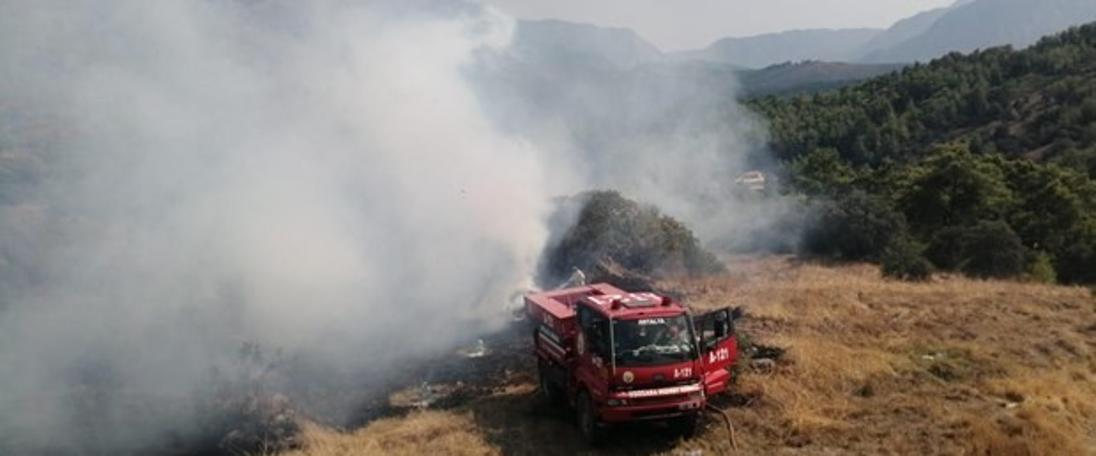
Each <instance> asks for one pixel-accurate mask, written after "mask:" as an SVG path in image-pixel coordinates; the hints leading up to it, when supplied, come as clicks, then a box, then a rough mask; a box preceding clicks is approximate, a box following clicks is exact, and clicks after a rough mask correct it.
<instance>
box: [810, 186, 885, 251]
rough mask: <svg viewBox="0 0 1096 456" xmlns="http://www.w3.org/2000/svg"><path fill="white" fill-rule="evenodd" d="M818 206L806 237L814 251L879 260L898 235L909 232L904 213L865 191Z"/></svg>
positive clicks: (811, 249)
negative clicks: (816, 213) (815, 216)
mask: <svg viewBox="0 0 1096 456" xmlns="http://www.w3.org/2000/svg"><path fill="white" fill-rule="evenodd" d="M817 210H818V215H817V218H816V220H814V222H813V223H812V224H811V227H810V228H809V229H808V230H807V233H806V236H805V239H804V248H805V249H806V251H807V252H809V253H811V254H814V255H824V256H830V257H834V258H840V259H843V260H865V259H866V260H875V259H878V258H879V255H881V254H882V253H883V251H884V249H886V248H887V247H888V246H890V245H891V243H892V242H894V240H895V239H896V238H897V237H900V236H904V235H905V234H906V221H905V219H904V218H903V217H902V214H900V213H898V211H896V210H894V208H893V207H891V206H890V205H889V204H887V202H886V201H884V200H883V199H882V198H880V197H877V196H872V195H868V194H867V193H864V192H862V191H854V192H852V193H851V194H849V195H848V196H845V197H843V198H840V199H838V200H837V201H828V202H824V203H822V204H821V205H820V206H819V207H818V208H817Z"/></svg>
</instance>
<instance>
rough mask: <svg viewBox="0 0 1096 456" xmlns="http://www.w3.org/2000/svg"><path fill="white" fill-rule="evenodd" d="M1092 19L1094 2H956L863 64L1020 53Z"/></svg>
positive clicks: (879, 48) (880, 48)
mask: <svg viewBox="0 0 1096 456" xmlns="http://www.w3.org/2000/svg"><path fill="white" fill-rule="evenodd" d="M915 18H916V17H915ZM911 19H913V18H911ZM930 19H932V17H931V15H930V16H928V17H922V18H919V19H918V21H916V23H914V24H913V26H915V27H911V28H919V27H920V26H923V25H924V23H926V22H928V21H929V20H930ZM1093 20H1096V0H973V1H968V2H960V3H958V4H956V5H954V6H952V7H951V8H948V9H946V10H945V11H944V14H942V15H940V16H939V17H937V18H936V19H935V20H934V21H932V24H931V26H929V27H928V28H926V29H925V30H924V31H923V32H922V33H920V34H917V35H916V36H912V37H910V38H908V39H906V40H904V41H901V42H898V43H896V44H893V45H891V46H889V47H887V46H877V47H876V49H874V50H871V51H870V52H869V53H868V54H867V55H865V56H864V58H863V60H864V61H869V62H913V61H927V60H931V59H933V58H935V57H939V56H942V55H944V54H947V53H948V52H952V51H958V52H969V51H972V50H975V49H979V48H988V47H994V46H1002V45H1012V46H1013V47H1015V48H1024V47H1027V46H1029V45H1031V44H1033V43H1035V42H1036V41H1037V40H1038V39H1039V38H1040V37H1042V36H1044V35H1048V34H1051V33H1055V32H1060V31H1062V30H1065V29H1067V28H1069V27H1071V26H1074V25H1080V24H1083V23H1086V22H1089V21H1093ZM900 24H902V23H899V24H896V25H895V27H898V25H900ZM906 25H907V26H909V24H906ZM892 30H894V28H892ZM888 32H889V31H888Z"/></svg>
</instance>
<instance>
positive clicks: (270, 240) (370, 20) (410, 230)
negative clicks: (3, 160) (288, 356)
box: [0, 0, 547, 449]
mask: <svg viewBox="0 0 1096 456" xmlns="http://www.w3.org/2000/svg"><path fill="white" fill-rule="evenodd" d="M438 5H441V4H440V3H439V4H438ZM425 6H435V5H432V4H419V5H413V6H409V5H407V4H401V3H400V2H381V3H378V2H373V3H368V2H347V1H342V2H297V1H293V0H284V1H265V2H264V1H260V2H242V1H241V2H220V1H157V2H147V1H144V0H121V1H90V0H78V1H71V0H64V1H51V0H46V1H43V0H27V1H19V0H12V1H6V2H4V4H3V6H2V7H0V56H3V59H2V65H3V66H2V67H0V74H3V75H4V77H3V78H0V100H2V102H3V106H4V107H18V108H19V110H20V111H21V112H17V113H10V112H9V113H6V114H8V115H11V116H18V117H22V118H32V119H35V120H34V121H33V123H37V124H39V125H41V126H42V127H43V128H41V129H34V128H28V129H24V130H21V131H15V132H12V133H11V135H12V136H10V137H7V138H6V142H5V146H6V147H5V148H10V149H11V150H15V149H16V148H18V147H20V146H19V145H20V144H30V146H27V147H31V148H33V149H31V150H30V151H28V150H26V149H19V150H16V152H21V153H32V154H35V155H36V156H38V157H40V159H41V160H43V161H44V162H45V163H46V167H47V168H48V171H47V172H46V173H45V175H44V176H42V178H41V180H40V181H39V182H38V183H36V184H35V187H34V189H33V191H31V192H30V193H29V194H28V195H27V196H26V197H25V198H23V199H21V200H20V201H18V202H17V203H15V204H12V205H11V206H10V207H7V208H6V210H5V212H4V219H3V223H4V226H3V227H0V229H2V230H3V231H4V232H5V233H14V232H20V233H23V234H22V238H21V239H20V244H23V245H33V246H34V248H28V249H22V251H20V250H19V249H7V250H6V251H5V252H4V253H5V258H4V260H5V263H4V264H3V266H2V267H3V273H5V274H9V273H10V274H15V273H16V272H17V271H33V273H32V275H33V276H34V277H32V278H31V279H28V280H26V281H24V282H22V283H20V284H19V287H18V289H15V290H11V289H9V290H5V302H4V303H3V305H2V307H0V309H2V312H3V313H2V314H0V365H2V366H3V369H0V413H2V414H3V417H2V418H0V449H2V448H3V445H2V444H4V443H5V442H4V441H3V440H2V439H4V438H9V439H13V438H14V441H9V442H7V443H8V444H10V445H13V446H14V448H24V449H26V448H37V447H38V445H40V444H45V443H47V442H53V443H52V444H56V441H57V440H60V439H61V438H62V437H63V436H66V435H71V433H72V429H71V427H72V426H74V422H75V421H77V418H81V417H80V416H79V415H81V414H85V415H86V414H88V413H95V414H98V415H99V416H96V417H95V418H91V417H88V416H84V417H82V418H88V419H96V420H103V421H104V422H105V423H106V424H107V425H106V426H100V429H101V430H107V431H108V432H114V433H116V434H117V435H102V436H97V437H96V442H97V445H99V447H100V448H106V449H110V448H125V445H130V447H131V448H132V447H133V445H134V442H133V441H131V440H129V439H130V438H131V437H132V438H136V437H145V436H142V435H140V434H141V432H144V431H145V430H144V429H132V428H129V429H127V428H128V427H131V426H132V425H133V424H134V423H132V422H128V421H126V418H125V417H124V416H122V415H124V413H125V412H124V411H122V410H111V409H110V407H111V405H112V404H111V403H110V402H109V401H107V402H103V403H99V404H98V405H100V406H103V407H102V408H99V409H97V410H94V411H87V410H81V409H79V408H78V407H76V406H75V405H74V401H73V400H72V395H71V392H72V391H74V390H77V389H79V388H82V387H84V386H86V385H89V384H91V387H94V388H104V387H105V386H104V384H107V385H106V386H109V389H110V390H112V391H118V392H124V394H135V395H142V396H149V397H161V396H178V395H182V394H186V393H187V392H189V391H190V390H192V389H193V388H194V387H195V386H196V385H198V384H199V383H200V382H201V381H202V379H203V376H204V375H206V374H207V372H208V369H209V368H210V367H211V366H217V365H222V366H224V365H227V364H228V361H229V360H228V358H230V357H231V356H232V355H233V354H234V352H235V349H236V347H237V346H238V345H239V343H240V342H241V341H255V342H257V343H259V344H261V345H262V346H268V347H284V348H287V349H289V350H294V351H297V350H301V351H308V352H310V353H313V354H316V356H325V357H329V358H330V359H334V360H340V361H341V362H343V363H349V364H352V365H357V366H367V365H374V366H376V367H377V368H387V367H386V366H389V365H390V364H388V363H390V362H391V361H392V359H393V357H396V356H401V355H406V354H410V353H415V352H418V351H422V350H426V349H430V348H437V347H442V346H445V344H449V343H451V342H452V341H453V340H454V338H455V337H457V336H460V335H462V334H461V333H462V331H467V330H468V329H467V328H462V327H461V322H465V321H470V320H474V319H476V318H483V317H485V316H486V315H489V314H490V313H491V312H496V311H498V310H499V308H500V307H501V306H502V303H504V302H505V300H506V298H507V296H508V294H509V293H511V292H512V291H513V290H514V289H516V288H518V287H519V286H521V285H522V283H523V281H527V280H528V278H529V277H531V273H532V268H533V267H534V265H535V260H536V258H535V257H536V255H537V254H538V253H539V250H540V248H541V244H542V242H543V239H544V237H545V230H544V228H543V226H542V224H543V222H542V220H543V217H544V214H543V213H544V209H545V204H546V201H547V196H546V194H545V193H544V189H545V185H544V184H543V179H544V177H545V176H544V175H543V174H542V172H541V170H542V169H543V167H542V165H541V163H540V160H542V159H543V157H541V156H540V155H538V153H537V151H536V150H535V149H533V148H532V147H530V146H529V145H528V144H525V143H522V142H520V141H517V140H515V139H512V138H508V137H504V136H501V135H499V134H497V133H496V132H495V131H494V129H493V128H492V126H491V125H490V124H489V123H488V121H487V120H485V118H484V116H483V115H482V114H481V113H480V108H479V106H478V102H477V100H476V97H475V96H474V94H473V93H472V92H471V91H470V90H469V88H468V86H467V84H466V82H465V79H464V76H463V74H462V73H463V71H464V67H465V66H466V65H468V64H469V63H470V62H471V59H472V57H473V55H474V53H475V52H476V51H477V50H480V49H483V48H485V47H492V46H502V45H505V43H506V42H507V40H508V36H507V34H508V27H509V24H508V23H507V21H506V20H505V19H503V18H500V17H498V16H495V15H493V14H491V13H490V12H489V11H483V10H481V9H479V8H478V7H474V6H465V5H460V4H456V5H452V4H450V5H446V8H444V9H442V10H439V9H437V8H425ZM43 129H44V130H45V131H42V130H43ZM317 375H323V373H319V372H318V373H317ZM116 418H117V419H118V421H116V422H113V423H112V422H111V421H110V420H113V419H116ZM137 419H138V418H130V420H137ZM111 424H113V425H111ZM13 436H17V437H13ZM87 443H88V442H77V443H74V444H73V445H74V447H79V446H82V445H84V444H87ZM115 444H117V445H118V446H115ZM138 447H139V446H138Z"/></svg>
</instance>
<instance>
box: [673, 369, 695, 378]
mask: <svg viewBox="0 0 1096 456" xmlns="http://www.w3.org/2000/svg"><path fill="white" fill-rule="evenodd" d="M692 376H693V368H691V367H682V368H680V369H674V378H682V377H692Z"/></svg>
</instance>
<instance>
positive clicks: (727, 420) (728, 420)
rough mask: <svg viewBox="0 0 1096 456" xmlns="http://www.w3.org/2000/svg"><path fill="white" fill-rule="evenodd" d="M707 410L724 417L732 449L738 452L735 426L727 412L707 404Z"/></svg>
mask: <svg viewBox="0 0 1096 456" xmlns="http://www.w3.org/2000/svg"><path fill="white" fill-rule="evenodd" d="M705 408H706V409H708V410H710V411H712V412H715V413H717V414H719V416H722V417H723V422H724V423H726V424H727V433H728V434H730V436H731V448H733V449H734V450H735V451H738V442H736V441H735V438H734V425H733V424H731V417H730V416H728V415H727V412H726V411H724V410H721V409H719V408H718V407H716V406H714V405H712V404H706V405H705Z"/></svg>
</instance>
